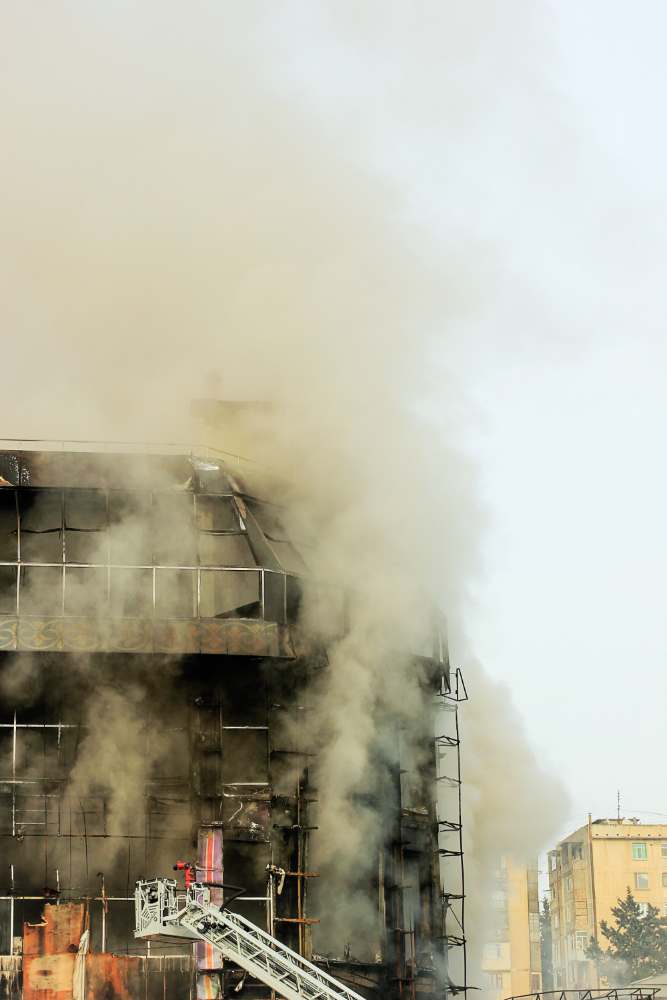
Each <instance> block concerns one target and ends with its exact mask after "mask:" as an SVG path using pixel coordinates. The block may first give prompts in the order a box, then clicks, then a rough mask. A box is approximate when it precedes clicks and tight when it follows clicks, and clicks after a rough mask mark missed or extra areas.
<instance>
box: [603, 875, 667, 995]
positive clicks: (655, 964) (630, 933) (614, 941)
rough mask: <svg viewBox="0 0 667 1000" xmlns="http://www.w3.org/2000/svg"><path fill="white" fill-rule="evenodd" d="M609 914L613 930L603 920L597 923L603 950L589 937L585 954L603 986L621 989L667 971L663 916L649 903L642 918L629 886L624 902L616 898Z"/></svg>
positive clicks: (665, 919)
mask: <svg viewBox="0 0 667 1000" xmlns="http://www.w3.org/2000/svg"><path fill="white" fill-rule="evenodd" d="M611 912H612V913H613V915H614V920H615V923H616V926H615V927H610V926H609V924H608V923H607V921H606V920H602V921H601V922H600V929H601V931H602V934H603V935H604V937H606V938H607V940H608V941H609V946H608V947H607V948H606V949H603V948H601V947H600V944H599V942H598V941H597V939H596V938H592V940H591V944H590V947H589V948H588V951H587V952H586V956H587V958H590V959H593V960H594V961H595V962H596V964H597V967H598V972H599V974H600V976H601V978H602V979H604V980H605V982H606V983H607V985H609V986H625V985H627V984H628V983H632V982H634V981H635V980H637V979H645V978H646V977H647V976H655V975H657V974H658V973H660V972H664V971H665V969H667V917H661V916H660V913H659V911H658V909H657V908H656V907H655V906H651V904H650V903H649V904H648V909H647V912H646V914H645V915H644V916H642V915H641V910H640V907H639V904H638V903H636V902H635V900H634V898H633V895H632V893H631V892H630V887H629V886H628V891H627V895H626V897H625V899H619V900H618V906H613V907H612V910H611Z"/></svg>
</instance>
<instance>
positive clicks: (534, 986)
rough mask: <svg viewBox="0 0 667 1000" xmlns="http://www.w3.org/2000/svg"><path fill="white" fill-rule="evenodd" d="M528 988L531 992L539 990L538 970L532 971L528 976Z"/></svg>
mask: <svg viewBox="0 0 667 1000" xmlns="http://www.w3.org/2000/svg"><path fill="white" fill-rule="evenodd" d="M530 988H531V990H532V991H533V993H539V992H540V974H539V972H533V973H532V974H531V977H530Z"/></svg>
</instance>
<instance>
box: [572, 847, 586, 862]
mask: <svg viewBox="0 0 667 1000" xmlns="http://www.w3.org/2000/svg"><path fill="white" fill-rule="evenodd" d="M572 860H573V861H583V860H584V847H583V844H573V845H572Z"/></svg>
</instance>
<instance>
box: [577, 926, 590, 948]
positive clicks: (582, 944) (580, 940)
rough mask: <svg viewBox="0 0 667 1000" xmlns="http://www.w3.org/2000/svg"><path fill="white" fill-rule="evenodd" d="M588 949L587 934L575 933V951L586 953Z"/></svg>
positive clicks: (582, 932)
mask: <svg viewBox="0 0 667 1000" xmlns="http://www.w3.org/2000/svg"><path fill="white" fill-rule="evenodd" d="M587 948H588V934H587V933H586V931H577V951H586V949H587Z"/></svg>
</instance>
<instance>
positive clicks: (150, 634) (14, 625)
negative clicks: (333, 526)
mask: <svg viewBox="0 0 667 1000" xmlns="http://www.w3.org/2000/svg"><path fill="white" fill-rule="evenodd" d="M0 476H1V477H2V486H1V488H0V616H1V617H0V648H2V649H35V648H39V649H44V648H45V646H48V648H52V649H59V650H72V651H74V650H86V651H89V652H92V651H108V652H122V651H131V652H141V651H145V652H174V653H179V654H183V653H197V652H204V653H205V652H212V653H221V652H222V653H224V652H229V653H232V654H235V655H244V653H246V654H250V655H261V656H267V655H269V656H271V655H272V656H279V657H288V658H291V657H293V656H294V655H295V652H294V636H293V634H292V628H291V627H292V626H294V625H295V624H296V622H297V619H298V615H299V609H300V605H301V600H302V596H303V586H304V583H303V581H304V577H305V574H306V572H307V570H306V565H305V563H304V560H303V558H302V556H301V554H300V552H299V551H298V549H297V548H296V546H295V545H294V544H293V543H292V541H291V540H290V539H289V538H288V536H287V533H286V531H285V527H284V524H283V517H282V511H281V507H280V506H279V505H278V504H277V503H276V502H275V498H276V496H280V494H281V491H282V492H284V488H285V487H284V483H281V482H280V481H279V480H277V479H276V477H272V476H270V475H269V474H267V473H266V472H263V473H260V472H258V471H257V469H253V468H241V467H238V466H235V467H233V468H232V467H231V466H230V464H228V462H226V461H225V460H224V459H222V458H212V457H210V456H206V457H198V456H196V455H194V454H191V455H189V456H186V455H151V454H149V455H144V454H140V455H133V454H96V453H93V452H87V453H86V452H61V453H58V452H38V451H21V450H17V451H4V452H1V453H0ZM269 497H271V498H272V499H269ZM332 601H333V602H334V603H337V605H338V610H337V614H334V629H335V630H338V631H339V633H341V634H342V632H343V630H344V606H343V595H342V593H341V592H338V593H337V594H336V593H334V592H333V588H332V593H329V594H328V595H327V606H328V608H329V609H330V608H331V606H332ZM336 618H337V619H338V621H337V622H336V621H335V619H336Z"/></svg>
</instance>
